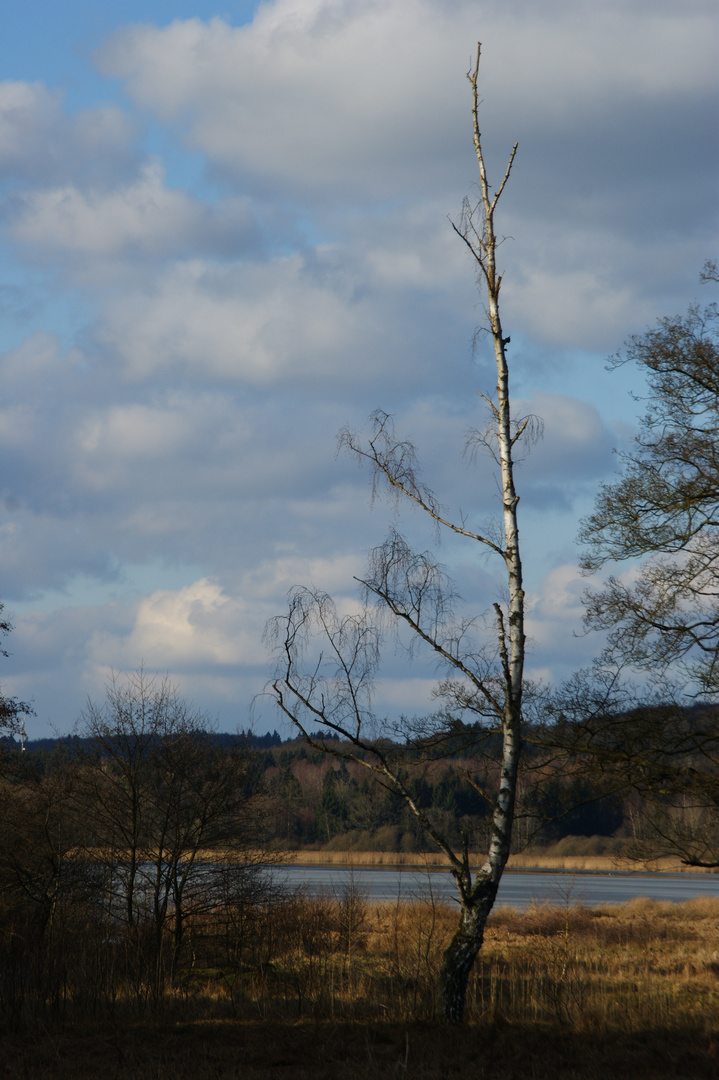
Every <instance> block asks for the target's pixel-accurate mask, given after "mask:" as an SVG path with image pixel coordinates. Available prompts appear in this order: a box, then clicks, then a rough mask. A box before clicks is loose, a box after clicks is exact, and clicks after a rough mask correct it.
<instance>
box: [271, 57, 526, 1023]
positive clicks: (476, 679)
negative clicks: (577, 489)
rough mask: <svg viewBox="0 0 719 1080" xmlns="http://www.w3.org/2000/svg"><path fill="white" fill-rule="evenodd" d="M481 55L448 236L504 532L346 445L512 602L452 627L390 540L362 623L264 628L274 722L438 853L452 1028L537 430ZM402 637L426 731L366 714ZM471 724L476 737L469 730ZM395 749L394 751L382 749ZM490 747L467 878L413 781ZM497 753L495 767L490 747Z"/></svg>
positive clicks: (485, 876) (292, 618) (501, 734)
mask: <svg viewBox="0 0 719 1080" xmlns="http://www.w3.org/2000/svg"><path fill="white" fill-rule="evenodd" d="M480 56H481V46H478V48H477V54H476V61H475V62H474V63H473V65H472V67H471V68H470V71H469V72H468V74H467V77H468V79H469V82H470V85H471V91H472V118H473V132H474V147H475V151H476V157H477V164H478V169H479V183H478V188H479V197H478V199H477V200H476V202H472V201H470V200H469V199H466V200H465V202H464V206H463V210H462V215H461V218H460V220H459V222H458V223H457V224H453V228H454V229H455V232H456V233H457V235H458V236H459V237H460V239H461V240H462V241H463V243H464V244H465V245H466V247H467V249H468V250H469V252H470V254H471V256H472V259H473V260H474V265H475V268H476V272H477V278H478V282H479V283H480V285H481V286H482V287H483V290H484V294H485V297H486V314H487V320H488V326H487V330H488V331H489V334H490V336H491V340H492V344H493V348H494V357H495V361H496V368H497V388H496V393H495V394H493V395H486V396H485V395H484V394H481V395H480V396H481V397H482V398H483V400H484V401H485V403H486V405H487V406H488V409H489V413H490V423H489V427H488V428H487V430H486V431H484V432H482V433H479V432H475V433H474V439H475V441H476V442H477V443H479V444H481V446H482V447H485V448H487V449H488V450H489V451H490V452H491V454H492V456H493V458H494V460H495V462H496V464H497V466H498V470H499V480H500V485H501V498H502V527H501V528H500V529H498V530H497V533H496V536H495V535H494V534H493V533H490V532H475V531H473V530H471V529H469V528H468V527H467V525H466V523H465V522H464V520H463V519H462V518H461V517H460V519H459V523H457V521H453V520H451V519H450V518H449V517H448V516H447V514H446V513H445V512H444V510H443V508H442V506H441V504H440V502H439V500H438V498H437V497H436V496H435V495H434V493H433V492H432V491H431V490H430V489H429V488H428V487H427V486H426V485H425V484H424V483H423V482H422V480H421V479H420V477H419V473H418V467H417V458H416V454H415V450H414V447H413V446H412V445H411V444H410V443H408V442H404V441H401V440H399V439H398V438H397V437H396V436H395V433H394V428H393V425H392V421H391V418H390V417H389V416H388V415H387V414H386V413H384V412H378V413H376V414H375V415H374V417H373V418H372V431H371V434H370V436H369V439H368V441H367V442H366V443H365V442H364V441H363V440H361V439H360V438H358V437H357V436H356V435H354V434H353V433H352V432H349V431H345V432H343V433H342V435H341V442H342V444H343V445H344V446H345V447H346V448H347V449H348V450H349V451H350V453H352V454H354V455H356V456H357V457H358V458H359V459H360V460H361V461H368V462H369V464H370V465H371V467H372V469H373V475H374V478H375V483H376V484H377V485H378V486H379V487H381V488H383V489H384V490H386V491H388V492H389V493H393V494H394V495H396V496H397V497H398V498H399V499H400V500H407V501H408V502H409V503H411V504H414V505H415V506H417V507H419V508H420V509H421V510H422V511H423V512H424V513H425V514H426V515H428V517H429V518H430V519H431V520H432V521H433V522H434V523H435V524H436V526H437V527H438V528H439V529H446V530H449V531H450V532H451V533H453V534H455V535H459V536H462V537H464V538H465V539H466V540H467V542H468V543H469V544H471V545H473V546H474V548H475V550H478V551H481V552H484V553H488V554H489V556H490V557H493V558H494V559H495V560H497V562H498V563H499V565H501V567H502V575H503V578H504V589H503V591H505V592H506V599H505V601H504V602H502V603H500V602H497V603H495V604H494V608H493V612H492V614H491V617H490V619H489V620H488V621H489V622H490V623H491V624H493V632H492V633H491V634H490V636H489V638H487V637H486V636H482V635H481V633H479V631H481V629H482V627H481V626H480V623H481V620H476V619H468V620H459V619H457V618H455V603H454V601H455V594H454V591H453V589H452V586H451V582H450V581H449V579H448V578H447V576H446V574H445V573H444V571H443V570H442V568H441V566H440V565H439V563H438V562H437V560H436V558H435V557H434V555H432V554H431V553H430V552H422V553H417V552H415V551H413V550H412V549H411V548H410V546H409V545H408V543H407V542H406V541H405V539H404V538H403V537H402V536H401V535H400V534H399V533H398V532H397V531H393V532H391V534H390V535H389V537H388V538H387V540H386V541H385V542H384V543H383V544H381V545H380V546H379V547H378V548H376V549H375V550H374V551H373V552H372V553H371V556H370V559H369V566H368V570H367V574H366V576H365V577H364V579H363V580H362V581H361V584H362V586H363V588H364V593H365V599H366V603H365V605H364V607H363V609H362V610H361V611H360V612H359V613H352V614H349V615H343V614H341V613H340V612H338V610H337V608H336V606H335V604H334V603H333V601H332V599H331V598H330V597H329V596H327V595H325V594H323V593H320V592H317V591H315V590H312V589H306V588H297V589H295V590H293V592H292V593H291V595H290V607H289V612H288V613H287V614H286V615H284V616H282V617H279V618H277V619H275V620H273V622H272V623H271V624H270V626H269V628H268V637H269V639H270V640H271V642H272V644H273V647H274V649H275V655H276V659H277V670H276V677H275V679H274V681H273V683H272V693H273V696H274V698H275V700H276V702H277V704H278V705H279V707H280V709H281V710H282V711H283V712H284V713H285V714H286V715H287V716H288V717H289V718H290V720H292V721H293V723H294V724H296V726H297V727H298V728H299V730H300V731H301V732H303V733H304V735H305V736H306V737H307V738H308V739H309V741H310V742H311V743H312V744H313V745H315V746H318V747H320V748H321V749H323V750H325V751H328V752H329V753H333V754H338V755H339V756H343V757H346V758H351V759H352V760H354V761H356V762H358V763H359V764H361V765H362V766H364V767H365V768H367V769H370V770H372V772H373V773H374V774H375V776H376V777H377V778H378V779H379V781H380V782H381V783H383V784H384V785H385V786H386V787H387V788H388V789H390V790H391V791H393V792H395V793H396V794H398V795H400V796H401V797H402V798H403V799H404V801H405V803H406V805H407V806H408V807H409V809H410V810H411V812H412V814H414V816H415V818H416V820H417V821H418V822H419V824H420V825H421V827H422V828H423V829H424V831H425V833H426V834H427V835H428V836H429V837H431V839H432V841H433V842H434V843H435V844H436V846H437V847H438V848H439V849H440V850H441V851H442V852H443V853H444V854H445V856H446V858H447V860H448V863H449V867H450V869H451V872H452V874H453V876H454V880H455V882H456V886H457V891H458V894H459V901H460V918H459V925H458V927H457V930H456V932H455V934H454V937H453V938H452V941H451V943H450V945H449V946H448V948H447V950H446V952H445V955H444V962H443V965H442V971H441V996H442V1008H443V1012H444V1016H445V1018H446V1019H447V1020H448V1021H450V1022H454V1023H459V1022H461V1020H462V1018H463V1012H464V1006H465V998H466V991H467V984H468V979H469V975H470V971H471V969H472V965H473V964H474V961H475V958H476V956H477V953H478V951H479V949H480V948H481V945H482V940H483V935H484V927H485V923H486V920H487V917H488V915H489V912H490V910H491V908H492V905H493V904H494V901H495V897H496V895H497V889H498V886H499V881H500V878H501V876H502V873H503V871H504V868H505V865H506V863H507V859H508V856H509V852H510V842H511V836H512V824H513V820H514V816H515V803H516V792H517V778H518V766H519V757H520V745H521V721H522V693H523V669H524V653H525V634H524V590H523V586H522V562H521V558H520V548H519V527H518V521H517V506H518V503H519V496H518V495H517V492H516V489H515V480H514V453H515V447H516V444H517V442H518V440H519V439H520V438H521V437H522V436H523V435H524V436H525V437H527V436H528V435H530V434H531V431H532V429H533V427H534V424H533V421H532V419H531V418H529V417H525V418H523V419H521V420H519V421H516V420H514V419H513V418H512V415H511V409H510V390H509V370H508V364H507V345H508V344H509V337H508V336H506V335H505V332H504V329H503V326H502V321H501V317H500V306H499V296H500V287H501V284H502V275H501V273H500V272H499V269H498V266H497V249H498V240H497V234H496V232H495V211H496V208H497V204H498V202H499V199H500V197H501V195H502V192H503V191H504V188H505V185H506V183H507V180H508V179H509V175H510V171H511V169H512V165H513V163H514V158H515V155H516V151H517V146H516V144H515V146H514V148H513V149H512V152H511V155H510V158H509V163H508V165H507V168H506V170H505V173H504V176H503V178H502V181H501V183H500V184H499V187H498V188H497V189H496V191H494V193H492V190H491V188H490V185H489V181H488V179H487V173H486V169H485V162H484V154H483V150H482V141H481V133H480V123H479V106H480V101H479V92H478V76H479V65H480ZM383 619H384V620H385V621H388V622H389V624H391V626H393V627H394V628H399V629H400V630H402V631H403V632H406V631H409V634H410V636H411V637H412V638H413V640H414V642H415V643H416V645H417V647H418V648H420V649H426V650H427V651H428V653H429V655H430V656H434V657H435V658H436V659H438V660H439V662H440V664H441V665H443V666H444V667H445V669H446V672H447V677H446V678H445V679H444V680H443V682H442V683H441V684H440V686H439V688H438V695H439V696H440V698H441V699H442V700H443V701H444V704H445V708H444V709H442V710H440V712H438V713H437V714H436V715H434V716H431V717H429V718H427V719H425V720H415V721H412V722H411V723H409V722H408V723H402V722H400V723H399V724H398V725H397V726H395V727H392V725H389V724H388V723H387V722H383V721H381V720H380V719H378V718H377V717H376V715H375V714H374V712H373V709H372V684H373V677H374V675H375V673H376V671H377V667H378V664H379V662H380V656H381V653H382V650H383V647H384V637H383V635H384V632H385V629H386V626H385V625H384V623H383ZM465 716H469V718H470V720H471V721H473V723H472V724H471V725H468V724H466V723H465V722H464V721H463V719H462V718H463V717H465ZM318 725H319V726H320V727H321V728H325V729H328V730H329V731H330V732H333V733H335V734H337V735H339V736H340V741H339V742H338V741H337V740H317V739H315V738H313V737H312V736H311V735H310V732H311V731H312V730H313V729H317V727H318ZM388 736H394V737H395V738H394V740H391V739H388ZM460 743H461V744H463V745H465V746H468V747H471V748H476V749H477V750H478V752H479V749H480V747H482V746H483V747H484V748H485V750H486V751H487V754H488V756H489V757H490V758H491V759H492V760H493V767H491V768H489V769H488V770H487V769H485V770H478V771H476V772H472V771H470V770H468V772H467V776H466V780H467V782H468V783H469V784H471V785H472V786H473V787H474V788H475V789H476V790H478V791H480V792H481V794H482V795H483V796H484V797H485V798H486V799H487V801H488V803H489V807H490V818H491V825H490V827H489V843H488V854H487V856H486V858H485V859H484V862H483V863H482V865H481V867H480V868H479V870H478V871H477V872H476V873H475V874H474V875H473V873H472V871H471V870H470V862H469V854H468V852H469V844H470V839H471V837H470V835H469V833H467V834H466V835H465V836H464V843H463V847H462V849H461V850H459V851H457V850H455V849H454V848H453V847H452V845H451V844H450V843H449V842H448V840H447V838H446V836H445V835H444V834H443V833H442V831H441V830H440V829H439V828H438V827H437V826H436V824H435V822H434V821H433V819H432V817H431V816H430V815H429V814H428V813H427V812H426V811H425V810H424V809H423V808H422V806H421V803H420V801H419V800H418V799H416V798H415V797H414V796H413V794H412V792H413V787H412V783H411V774H412V771H413V770H417V769H421V768H422V767H424V766H425V765H426V764H427V763H428V762H431V761H435V760H437V759H438V758H442V757H443V756H446V755H447V754H448V753H451V752H453V751H456V749H457V747H458V745H459V744H460ZM488 747H493V748H496V754H494V753H493V752H490V751H489V750H488V749H487V748H488Z"/></svg>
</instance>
